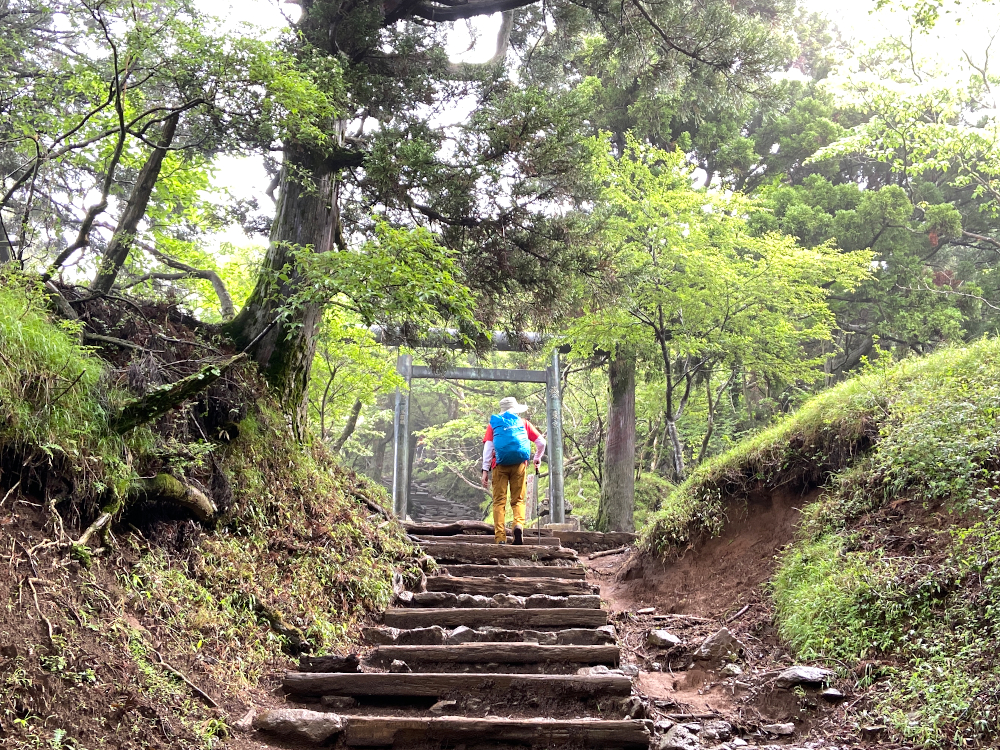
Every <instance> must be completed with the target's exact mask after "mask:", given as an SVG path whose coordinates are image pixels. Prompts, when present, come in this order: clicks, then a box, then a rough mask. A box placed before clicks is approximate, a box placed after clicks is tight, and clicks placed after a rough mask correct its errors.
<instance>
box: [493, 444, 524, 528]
mask: <svg viewBox="0 0 1000 750" xmlns="http://www.w3.org/2000/svg"><path fill="white" fill-rule="evenodd" d="M527 466H528V464H527V462H525V463H523V464H514V465H512V466H500V465H499V464H498V465H497V466H494V467H493V536H494V537H495V538H496V540H497V541H498V542H506V541H507V529H506V527H505V526H504V523H505V521H506V515H507V487H508V486H509V487H510V510H511V513H512V514H513V516H514V525H515V526H520V527H521V528H522V529H523V528H524V493H525V489H526V486H525V482H524V478H525V477H526V476H527V474H526V471H525V470H526V468H527Z"/></svg>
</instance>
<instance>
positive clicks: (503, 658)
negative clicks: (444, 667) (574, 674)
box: [369, 643, 619, 671]
mask: <svg viewBox="0 0 1000 750" xmlns="http://www.w3.org/2000/svg"><path fill="white" fill-rule="evenodd" d="M618 656H619V652H618V647H617V646H541V645H539V644H537V643H459V644H455V645H444V646H379V647H378V648H376V649H375V651H374V652H373V653H372V654H371V656H370V657H369V661H370V662H371V663H373V664H383V665H389V664H391V663H392V662H393V661H396V660H399V661H402V662H406V664H407V666H409V667H410V668H411V669H413V668H415V667H416V666H417V665H420V664H452V665H456V664H531V665H533V666H538V665H546V666H548V665H556V664H564V665H565V664H579V665H596V664H604V665H606V666H612V667H613V666H616V665H617V664H618ZM435 671H439V670H435Z"/></svg>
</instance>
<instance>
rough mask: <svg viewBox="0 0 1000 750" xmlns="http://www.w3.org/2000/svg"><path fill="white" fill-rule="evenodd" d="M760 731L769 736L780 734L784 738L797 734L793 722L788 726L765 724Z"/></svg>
mask: <svg viewBox="0 0 1000 750" xmlns="http://www.w3.org/2000/svg"><path fill="white" fill-rule="evenodd" d="M760 729H761V731H762V732H767V733H768V734H778V735H782V736H787V735H789V734H795V725H794V724H792V723H791V722H788V723H787V724H765V725H764V726H762V727H761V728H760Z"/></svg>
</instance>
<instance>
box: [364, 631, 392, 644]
mask: <svg viewBox="0 0 1000 750" xmlns="http://www.w3.org/2000/svg"><path fill="white" fill-rule="evenodd" d="M398 637H399V630H398V629H397V628H362V629H361V640H363V641H364V642H365V643H367V644H368V645H369V646H391V645H392V644H394V643H395V642H396V638H398Z"/></svg>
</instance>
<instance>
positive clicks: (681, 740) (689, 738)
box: [651, 724, 700, 750]
mask: <svg viewBox="0 0 1000 750" xmlns="http://www.w3.org/2000/svg"><path fill="white" fill-rule="evenodd" d="M699 746H700V743H699V742H698V738H697V737H696V736H695V735H693V734H691V732H689V731H688V730H687V729H686V728H684V727H683V726H681V725H679V724H678V725H676V726H673V727H671V728H670V729H669V730H668V731H667V733H666V734H665V735H663V736H662V737H660V738H659V740H657V741H656V743H655V744H653V745H651V747H654V748H655V750H697V748H698V747H699Z"/></svg>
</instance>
